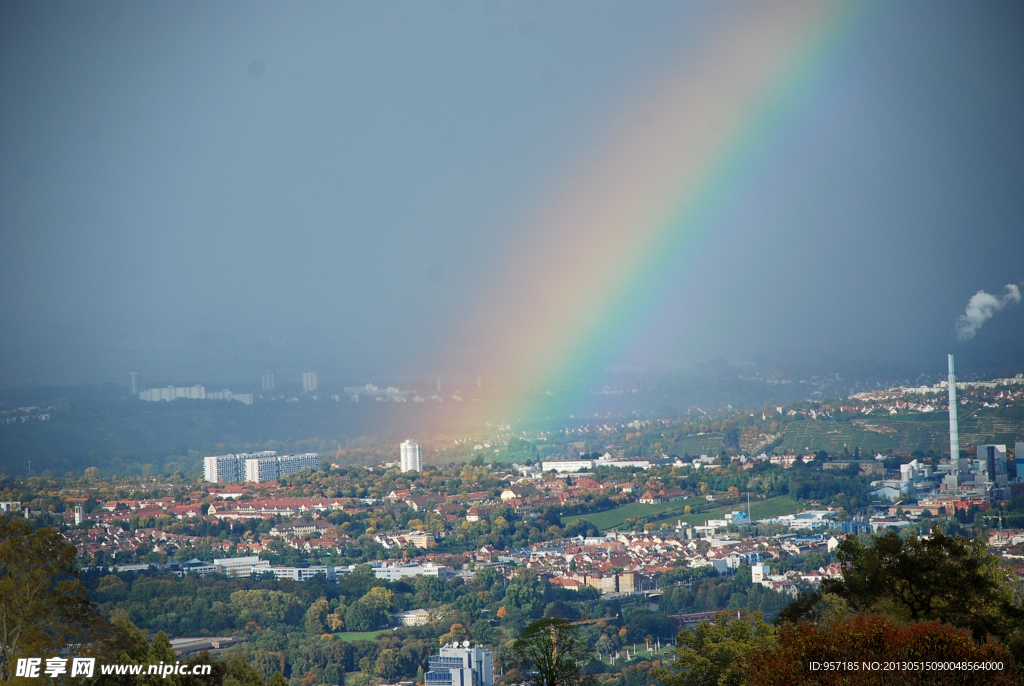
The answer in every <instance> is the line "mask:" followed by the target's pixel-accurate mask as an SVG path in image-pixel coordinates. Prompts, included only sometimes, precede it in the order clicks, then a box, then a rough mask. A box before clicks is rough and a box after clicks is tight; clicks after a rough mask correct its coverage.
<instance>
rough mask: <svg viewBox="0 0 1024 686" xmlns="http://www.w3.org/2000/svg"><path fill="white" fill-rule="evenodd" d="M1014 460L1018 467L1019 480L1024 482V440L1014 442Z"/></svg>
mask: <svg viewBox="0 0 1024 686" xmlns="http://www.w3.org/2000/svg"><path fill="white" fill-rule="evenodd" d="M1013 461H1014V464H1015V466H1016V467H1017V481H1020V482H1024V441H1017V442H1016V443H1014V444H1013Z"/></svg>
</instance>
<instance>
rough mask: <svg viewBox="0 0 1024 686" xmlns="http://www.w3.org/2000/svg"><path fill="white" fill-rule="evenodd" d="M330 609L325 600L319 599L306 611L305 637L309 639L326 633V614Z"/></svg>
mask: <svg viewBox="0 0 1024 686" xmlns="http://www.w3.org/2000/svg"><path fill="white" fill-rule="evenodd" d="M329 609H330V607H329V605H328V604H327V599H326V598H321V599H320V600H318V601H316V602H315V603H313V604H312V605H310V606H309V609H308V610H306V615H305V618H304V619H305V621H304V625H305V627H304V628H305V629H306V635H307V636H310V637H315V636H319V635H320V634H322V633H324V631H326V626H325V625H326V623H327V612H328V610H329Z"/></svg>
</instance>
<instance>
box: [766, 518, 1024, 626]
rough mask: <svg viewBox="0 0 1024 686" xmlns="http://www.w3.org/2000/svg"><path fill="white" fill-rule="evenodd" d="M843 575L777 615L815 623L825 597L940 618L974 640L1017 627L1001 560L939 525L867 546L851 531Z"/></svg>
mask: <svg viewBox="0 0 1024 686" xmlns="http://www.w3.org/2000/svg"><path fill="white" fill-rule="evenodd" d="M836 558H837V560H838V562H839V564H840V565H841V567H842V569H843V572H842V576H841V577H839V578H832V579H824V580H823V581H822V583H821V586H820V587H819V588H818V590H817V591H815V592H813V593H810V594H806V595H804V596H803V597H801V598H798V599H797V600H796V601H794V602H793V603H792V604H790V605H789V606H787V607H786V608H785V609H784V610H783V611H782V612H780V613H779V619H780V620H782V621H784V622H798V621H800V620H815V619H817V618H818V616H819V615H820V613H821V609H822V599H823V598H824V597H825V596H826V595H827V594H832V595H833V596H837V597H839V598H842V599H843V600H844V601H845V602H846V603H847V604H848V606H849V608H850V610H852V611H854V612H873V613H880V614H885V615H889V616H892V617H895V618H898V619H903V620H906V621H921V620H936V621H939V622H942V623H943V624H950V625H952V626H955V627H960V628H963V629H968V630H970V631H971V633H972V634H973V636H974V638H975V640H979V641H980V640H984V639H985V638H986V637H987V636H988V635H989V634H992V635H995V636H997V637H998V638H1000V639H1003V640H1006V639H1008V638H1009V637H1010V636H1011V635H1012V634H1014V633H1015V632H1018V631H1019V630H1020V626H1021V621H1022V620H1024V610H1022V609H1021V607H1020V605H1019V604H1018V602H1017V601H1016V599H1015V594H1014V592H1013V583H1012V580H1011V578H1010V576H1009V575H1008V573H1007V572H1006V571H1005V570H1003V569H1002V567H1001V564H1000V559H999V558H998V557H996V556H994V555H989V554H987V552H986V550H985V542H984V541H983V540H982V539H980V538H977V539H974V540H969V539H966V538H964V537H962V536H947V535H945V534H943V533H942V531H941V530H940V529H939V528H938V527H936V528H934V529H932V531H931V534H930V535H929V536H927V537H926V538H922V539H918V538H917V537H908V538H901V537H900V536H899V535H897V534H896V533H895V532H889V533H886V534H884V535H882V536H877V537H875V539H874V542H873V544H872V545H870V546H865V545H864V544H863V543H861V541H860V540H859V539H858V538H857V537H855V536H851V537H849V538H847V539H846V540H845V541H843V542H842V543H841V544H840V545H839V547H838V548H837V549H836Z"/></svg>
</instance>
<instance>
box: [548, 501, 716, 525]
mask: <svg viewBox="0 0 1024 686" xmlns="http://www.w3.org/2000/svg"><path fill="white" fill-rule="evenodd" d="M701 504H707V501H706V500H704V499H703V498H688V499H686V500H674V501H672V502H669V503H657V504H655V505H642V504H640V503H629V504H628V505H623V506H622V507H616V508H615V509H613V510H605V511H604V512H594V513H591V514H585V515H571V516H569V517H562V523H563V524H565V523H568V522H571V521H573V520H574V519H586V520H587V521H589V522H591V523H592V524H593V525H594V526H596V527H597V528H598V529H600V530H601V531H608V530H609V529H614V528H615V527H619V526H622V525H623V524H624V523H625V522H626V520H627V519H629V518H630V517H643V518H645V519H650V518H655V517H656V518H658V519H663V518H664V517H666V516H669V515H672V514H675V513H682V511H683V509H684V508H685V507H686V506H687V505H692V506H696V505H701Z"/></svg>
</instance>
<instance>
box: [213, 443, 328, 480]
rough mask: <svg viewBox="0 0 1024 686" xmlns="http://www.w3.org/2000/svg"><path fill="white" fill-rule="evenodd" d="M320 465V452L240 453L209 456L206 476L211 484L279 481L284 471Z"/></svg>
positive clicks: (315, 467)
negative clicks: (280, 454)
mask: <svg viewBox="0 0 1024 686" xmlns="http://www.w3.org/2000/svg"><path fill="white" fill-rule="evenodd" d="M305 467H309V468H310V469H312V470H313V471H314V472H315V471H316V470H317V469H318V468H319V467H320V455H319V454H318V453H303V454H301V455H284V456H278V455H277V453H276V452H274V451H273V450H265V451H263V452H258V453H239V454H238V455H231V454H229V455H209V456H207V457H206V458H205V459H204V468H205V475H204V479H205V480H206V481H208V482H210V483H232V482H235V481H251V482H254V483H262V482H264V481H276V480H277V479H280V478H281V477H282V476H284V475H285V474H291V473H293V472H297V471H299V470H300V469H303V468H305Z"/></svg>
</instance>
